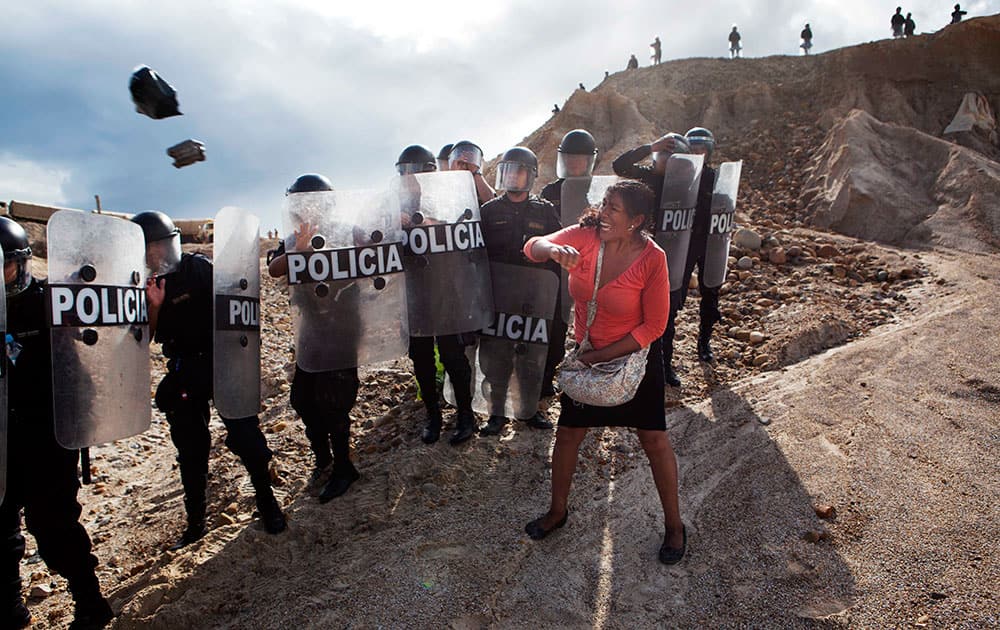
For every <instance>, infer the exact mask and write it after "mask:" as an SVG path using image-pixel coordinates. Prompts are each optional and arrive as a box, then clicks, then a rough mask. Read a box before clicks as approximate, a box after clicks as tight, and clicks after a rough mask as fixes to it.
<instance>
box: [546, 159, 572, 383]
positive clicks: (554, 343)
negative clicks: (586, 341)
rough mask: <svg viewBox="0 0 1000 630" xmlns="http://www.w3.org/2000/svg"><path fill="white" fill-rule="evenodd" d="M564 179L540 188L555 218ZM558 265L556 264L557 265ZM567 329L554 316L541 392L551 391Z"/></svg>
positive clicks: (559, 303) (558, 300) (559, 299)
mask: <svg viewBox="0 0 1000 630" xmlns="http://www.w3.org/2000/svg"><path fill="white" fill-rule="evenodd" d="M564 181H566V180H564V179H562V178H559V179H557V180H556V181H554V182H549V183H548V184H546V185H545V187H544V188H542V195H541V196H542V198H543V199H545V200H546V201H548V202H549V203H551V204H552V206H553V207H554V208H555V211H556V218H557V219H559V218H560V217H562V183H563V182H564ZM559 226H560V229H561V228H564V227H567V226H565V225H562V223H561V220H560V223H559ZM557 266H558V265H557ZM558 273H559V283H560V286H559V296H558V297H557V298H556V313H557V314H558V313H562V308H563V307H562V300H563V291H562V283H563V282H565V281H566V278H564V277H563V273H562V270H561V269H560V270H559V271H558ZM568 331H569V327H568V325H567V324H566V322H564V321H563V320H562V317H561V316H559V317H556V318H555V320H554V321H553V323H552V340H551V343H549V355H548V357H547V359H546V361H545V380H544V381H543V382H542V388H543V389H542V393H543V394H544V393H549V392H553V393H554V391H555V390H554V389H553V388H552V379H554V378H555V374H556V368H557V367H558V366H559V364H560V363H562V360H563V357H565V356H566V333H567V332H568Z"/></svg>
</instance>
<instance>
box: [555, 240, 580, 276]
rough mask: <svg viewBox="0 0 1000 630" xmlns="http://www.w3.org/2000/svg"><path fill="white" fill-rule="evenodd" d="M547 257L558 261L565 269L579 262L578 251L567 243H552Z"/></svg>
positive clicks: (567, 269)
mask: <svg viewBox="0 0 1000 630" xmlns="http://www.w3.org/2000/svg"><path fill="white" fill-rule="evenodd" d="M549 258H551V259H552V260H554V261H556V262H557V263H559V266H561V267H562V268H563V269H565V270H566V271H569V270H571V269H573V268H574V267H576V266H577V264H579V262H580V252H578V251H577V250H576V248H574V247H570V246H569V245H552V247H551V249H549Z"/></svg>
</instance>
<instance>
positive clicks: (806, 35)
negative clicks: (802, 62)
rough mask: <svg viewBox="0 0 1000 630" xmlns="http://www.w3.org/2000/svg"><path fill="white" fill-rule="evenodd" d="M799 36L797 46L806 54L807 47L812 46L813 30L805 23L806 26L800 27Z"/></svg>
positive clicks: (807, 52) (807, 51)
mask: <svg viewBox="0 0 1000 630" xmlns="http://www.w3.org/2000/svg"><path fill="white" fill-rule="evenodd" d="M799 37H801V38H802V43H801V44H799V48H801V49H802V52H803V53H804V54H806V55H808V54H809V49H810V48H812V47H813V32H812V29H811V28H809V25H808V24H806V27H805V28H804V29H802V32H801V33H799Z"/></svg>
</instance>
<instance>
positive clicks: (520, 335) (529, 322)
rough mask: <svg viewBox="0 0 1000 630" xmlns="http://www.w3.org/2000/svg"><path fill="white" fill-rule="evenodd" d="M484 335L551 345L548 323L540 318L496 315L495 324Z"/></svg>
mask: <svg viewBox="0 0 1000 630" xmlns="http://www.w3.org/2000/svg"><path fill="white" fill-rule="evenodd" d="M483 334H485V335H489V336H491V337H500V338H501V339H509V340H511V341H527V342H528V343H544V344H548V343H549V327H548V322H547V321H546V320H544V319H541V318H538V317H530V316H527V315H513V314H510V313H496V314H495V315H494V318H493V323H492V324H490V325H489V326H486V327H484V328H483Z"/></svg>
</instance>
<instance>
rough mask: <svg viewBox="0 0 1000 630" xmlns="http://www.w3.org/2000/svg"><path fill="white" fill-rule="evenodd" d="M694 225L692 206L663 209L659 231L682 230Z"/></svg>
mask: <svg viewBox="0 0 1000 630" xmlns="http://www.w3.org/2000/svg"><path fill="white" fill-rule="evenodd" d="M693 225H694V208H684V209H680V210H664V211H663V218H662V219H661V220H660V231H661V232H682V231H684V230H690V229H691V226H693Z"/></svg>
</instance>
